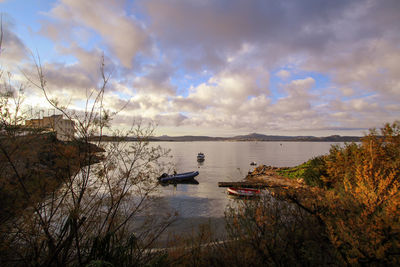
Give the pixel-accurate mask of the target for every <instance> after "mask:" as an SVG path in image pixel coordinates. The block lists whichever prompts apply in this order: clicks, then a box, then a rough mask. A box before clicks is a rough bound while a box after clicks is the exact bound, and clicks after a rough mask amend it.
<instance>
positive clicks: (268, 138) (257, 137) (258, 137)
mask: <svg viewBox="0 0 400 267" xmlns="http://www.w3.org/2000/svg"><path fill="white" fill-rule="evenodd" d="M98 140H99V137H97V136H94V137H92V138H91V141H98ZM101 140H102V141H136V140H137V139H136V138H135V137H127V138H118V137H112V136H102V138H101ZM148 141H152V142H155V141H164V142H192V141H265V142H273V141H275V142H290V141H292V142H360V141H361V137H359V136H340V135H331V136H325V137H316V136H281V135H265V134H258V133H251V134H247V135H237V136H233V137H211V136H195V135H184V136H168V135H163V136H152V137H150V138H148Z"/></svg>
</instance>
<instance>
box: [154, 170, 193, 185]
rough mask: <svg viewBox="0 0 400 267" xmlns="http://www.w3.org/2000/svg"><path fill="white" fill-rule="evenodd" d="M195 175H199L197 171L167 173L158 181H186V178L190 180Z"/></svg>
mask: <svg viewBox="0 0 400 267" xmlns="http://www.w3.org/2000/svg"><path fill="white" fill-rule="evenodd" d="M197 175H199V172H198V171H194V172H185V173H180V174H175V175H168V176H165V177H160V182H162V183H166V182H182V181H188V180H192V179H193V178H194V177H196V176H197Z"/></svg>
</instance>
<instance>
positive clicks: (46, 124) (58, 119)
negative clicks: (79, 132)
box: [25, 115, 75, 141]
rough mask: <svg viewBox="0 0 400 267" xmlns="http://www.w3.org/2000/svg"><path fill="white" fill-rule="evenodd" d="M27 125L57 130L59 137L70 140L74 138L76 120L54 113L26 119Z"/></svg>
mask: <svg viewBox="0 0 400 267" xmlns="http://www.w3.org/2000/svg"><path fill="white" fill-rule="evenodd" d="M25 126H27V127H37V128H47V129H49V130H51V131H54V132H56V135H57V139H59V140H63V141H70V140H72V139H73V138H74V134H75V122H74V121H72V120H70V119H63V115H52V116H50V117H43V119H31V120H26V121H25Z"/></svg>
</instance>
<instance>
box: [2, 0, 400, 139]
mask: <svg viewBox="0 0 400 267" xmlns="http://www.w3.org/2000/svg"><path fill="white" fill-rule="evenodd" d="M0 12H1V14H2V24H3V33H4V37H3V43H2V47H1V55H0V66H1V67H2V69H3V70H8V71H10V72H11V73H13V80H14V81H16V82H15V86H16V84H17V82H20V83H25V84H26V87H25V89H24V95H25V102H24V104H25V105H26V106H30V107H32V108H33V109H35V110H38V109H42V108H43V109H48V108H49V106H48V104H46V101H45V100H44V96H43V92H42V91H41V90H39V89H38V88H36V87H35V86H32V85H31V84H29V83H27V82H26V76H28V77H31V76H30V75H32V77H33V76H34V59H33V58H36V60H37V59H38V57H40V62H41V65H42V67H43V73H44V76H45V78H46V87H47V91H48V93H49V95H50V97H51V98H55V99H58V100H59V101H60V102H61V103H62V104H65V105H68V108H69V109H71V110H77V111H79V110H82V109H83V107H84V103H85V101H86V99H87V96H88V94H89V92H90V91H91V90H98V87H99V86H100V78H101V76H100V71H99V69H100V65H101V58H102V57H103V56H104V62H105V70H106V72H107V73H108V74H110V75H111V79H110V82H109V83H108V85H107V88H106V92H105V98H104V105H105V106H106V108H107V109H109V110H110V111H113V112H118V113H117V115H116V116H115V118H114V119H113V121H112V125H113V127H114V128H115V129H125V128H129V127H130V126H131V125H132V123H134V122H137V121H140V120H142V121H148V120H151V121H153V122H154V123H155V124H156V125H157V128H156V134H157V135H171V136H176V135H208V136H234V135H239V134H248V133H253V132H257V133H262V134H269V135H274V134H279V135H315V136H327V135H332V134H340V135H363V134H364V133H366V132H367V130H368V129H369V128H379V127H382V126H383V124H384V123H386V122H394V121H396V120H399V119H400V105H399V103H400V26H399V25H400V1H398V0H336V1H322V0H302V1H299V0H286V1H276V0H135V1H132V0H85V1H81V0H0ZM22 73H24V74H22ZM24 79H25V80H24ZM32 79H34V78H32Z"/></svg>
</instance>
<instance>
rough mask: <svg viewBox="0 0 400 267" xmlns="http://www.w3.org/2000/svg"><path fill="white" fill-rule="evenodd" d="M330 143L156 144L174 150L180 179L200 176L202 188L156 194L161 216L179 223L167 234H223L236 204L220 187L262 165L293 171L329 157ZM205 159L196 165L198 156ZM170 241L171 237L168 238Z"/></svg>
mask: <svg viewBox="0 0 400 267" xmlns="http://www.w3.org/2000/svg"><path fill="white" fill-rule="evenodd" d="M334 144H335V145H337V144H338V145H342V144H343V143H329V142H253V141H248V142H221V141H220V142H218V141H217V142H205V141H198V142H154V143H152V145H156V146H158V145H159V146H161V147H163V148H165V149H170V156H172V165H173V168H174V169H175V170H176V172H177V173H183V172H189V171H199V175H198V176H197V177H196V178H195V179H196V180H197V181H198V184H178V185H176V186H174V185H169V186H163V187H160V188H159V190H158V191H157V195H156V198H155V199H156V200H155V201H157V205H155V206H156V207H157V211H154V213H159V215H160V216H162V214H161V213H162V212H166V211H168V212H171V213H174V212H175V213H176V215H177V216H176V220H175V222H174V223H173V224H172V225H171V227H169V229H168V230H167V232H168V233H169V234H174V233H191V232H196V228H198V227H199V226H201V225H204V224H208V225H211V227H212V228H213V230H214V231H215V232H217V233H218V232H220V233H223V232H224V213H225V211H226V209H227V207H229V206H232V205H235V201H237V200H236V199H234V198H232V197H230V196H228V195H227V194H226V188H219V187H218V182H229V181H240V180H243V179H244V178H245V176H246V175H247V173H248V172H249V171H252V170H253V169H254V166H251V165H250V163H251V162H256V163H257V165H269V166H275V167H293V166H296V165H299V164H301V163H303V162H305V161H307V160H309V159H311V158H313V157H316V156H319V155H324V154H327V153H328V152H329V149H330V147H331V146H332V145H334ZM199 152H203V153H204V154H205V161H204V162H201V163H199V162H197V158H196V157H197V154H198V153H199ZM169 236H170V235H169Z"/></svg>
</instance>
